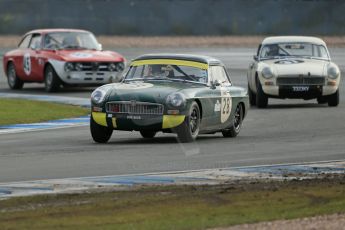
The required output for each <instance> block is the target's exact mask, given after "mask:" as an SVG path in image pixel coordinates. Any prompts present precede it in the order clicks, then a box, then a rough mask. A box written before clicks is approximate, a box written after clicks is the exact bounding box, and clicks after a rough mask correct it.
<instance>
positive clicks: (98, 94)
mask: <svg viewBox="0 0 345 230" xmlns="http://www.w3.org/2000/svg"><path fill="white" fill-rule="evenodd" d="M110 88H111V87H110V85H104V86H101V87H99V88H97V89H95V91H93V92H92V94H91V101H92V102H93V103H95V104H100V103H102V102H103V101H104V99H105V95H106V94H107V92H108V90H109V89H110Z"/></svg>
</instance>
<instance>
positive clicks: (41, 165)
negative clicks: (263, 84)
mask: <svg viewBox="0 0 345 230" xmlns="http://www.w3.org/2000/svg"><path fill="white" fill-rule="evenodd" d="M4 51H5V50H0V53H1V56H2V54H3V53H4ZM117 51H119V52H120V53H122V54H123V55H124V56H125V57H127V58H128V59H131V58H134V57H135V56H137V55H140V54H144V53H157V52H177V53H195V54H206V55H211V56H215V57H218V58H220V59H221V60H223V61H224V63H225V64H226V66H227V67H228V69H230V75H231V77H232V80H233V83H234V84H235V85H239V86H242V87H246V85H247V83H246V68H247V66H248V64H249V61H250V60H251V57H252V55H253V54H254V52H255V48H186V49H182V48H176V49H175V48H174V49H143V48H140V49H134V48H131V49H117ZM330 52H331V56H332V58H333V61H334V62H335V63H337V64H338V65H339V67H340V68H341V70H342V73H343V74H342V75H343V76H345V48H331V49H330ZM1 68H2V66H1ZM0 73H1V77H0V92H11V91H10V90H9V89H8V88H7V84H6V81H5V78H4V74H3V70H2V69H1V70H0ZM92 89H93V88H67V89H63V90H62V91H61V92H59V93H55V94H51V95H60V96H71V97H85V98H88V97H89V96H90V93H91V91H92ZM16 93H26V94H45V92H44V88H43V85H41V84H27V85H25V86H24V89H23V90H21V91H16ZM340 93H341V102H340V105H339V106H338V107H336V108H331V107H328V106H327V105H318V104H317V103H316V100H310V101H303V100H274V99H270V101H269V107H268V108H267V109H263V110H259V109H256V108H251V110H250V111H249V113H248V116H247V118H246V119H245V121H244V124H243V128H242V131H241V133H240V135H239V136H238V137H237V138H234V139H231V138H229V139H226V138H223V137H222V135H221V134H215V135H202V136H200V138H198V140H197V141H196V142H195V143H189V144H181V143H178V142H177V140H176V138H175V135H174V134H159V135H158V136H157V137H156V138H154V139H152V140H146V139H145V140H144V139H142V138H141V136H140V134H139V133H136V132H119V131H118V132H116V131H115V132H114V134H113V136H112V138H111V140H110V142H109V143H108V144H95V143H94V142H93V141H92V139H91V136H90V134H89V127H87V126H85V127H73V128H63V129H55V130H46V131H34V132H26V133H17V134H2V135H0V183H1V182H12V181H25V180H38V179H53V178H73V177H82V176H83V177H84V176H102V175H123V174H133V173H149V172H163V171H164V172H165V171H181V170H194V169H210V168H224V167H232V166H251V165H266V164H282V163H300V162H314V161H330V160H342V159H344V158H345V122H344V118H345V90H344V88H343V83H341V86H340Z"/></svg>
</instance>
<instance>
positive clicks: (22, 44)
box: [18, 34, 32, 49]
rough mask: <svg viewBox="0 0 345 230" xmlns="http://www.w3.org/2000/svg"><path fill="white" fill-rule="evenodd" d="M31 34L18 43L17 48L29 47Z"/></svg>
mask: <svg viewBox="0 0 345 230" xmlns="http://www.w3.org/2000/svg"><path fill="white" fill-rule="evenodd" d="M31 36H32V35H31V34H29V35H27V36H26V37H25V38H23V40H22V41H21V42H20V43H19V45H18V47H19V48H20V49H25V48H28V47H29V43H30V39H31Z"/></svg>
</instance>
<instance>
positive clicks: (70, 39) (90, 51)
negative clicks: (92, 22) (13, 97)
mask: <svg viewBox="0 0 345 230" xmlns="http://www.w3.org/2000/svg"><path fill="white" fill-rule="evenodd" d="M3 66H4V70H5V73H6V75H7V80H8V85H9V87H10V88H11V89H21V88H22V87H23V85H24V83H26V82H44V84H45V89H46V91H48V92H54V91H57V90H58V89H59V88H60V86H61V85H101V84H106V83H110V82H114V81H116V80H117V78H118V75H119V73H120V72H122V71H123V69H124V67H125V59H124V57H122V56H121V55H119V54H118V53H116V52H112V51H103V50H102V45H101V44H99V43H98V42H97V40H96V38H95V36H94V35H93V34H92V33H90V32H89V31H85V30H74V29H73V30H72V29H44V30H33V31H30V32H28V33H27V34H25V35H24V36H23V38H22V40H21V42H20V43H19V45H18V48H17V49H15V50H12V51H9V52H7V53H6V54H5V56H4V59H3Z"/></svg>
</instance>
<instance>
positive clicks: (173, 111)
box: [167, 109, 180, 115]
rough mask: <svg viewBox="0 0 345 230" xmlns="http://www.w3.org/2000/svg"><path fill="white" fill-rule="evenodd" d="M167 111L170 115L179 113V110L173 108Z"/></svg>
mask: <svg viewBox="0 0 345 230" xmlns="http://www.w3.org/2000/svg"><path fill="white" fill-rule="evenodd" d="M167 113H168V114H170V115H177V114H179V113H180V111H179V110H175V109H174V110H168V111H167Z"/></svg>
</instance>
